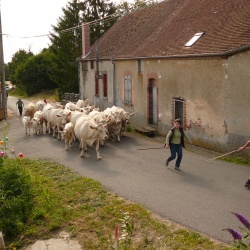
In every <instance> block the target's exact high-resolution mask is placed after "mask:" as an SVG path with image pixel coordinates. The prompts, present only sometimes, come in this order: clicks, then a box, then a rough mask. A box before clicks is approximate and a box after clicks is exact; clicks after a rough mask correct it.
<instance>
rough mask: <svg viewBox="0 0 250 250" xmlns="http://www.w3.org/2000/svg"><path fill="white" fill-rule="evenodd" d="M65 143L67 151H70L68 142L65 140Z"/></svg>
mask: <svg viewBox="0 0 250 250" xmlns="http://www.w3.org/2000/svg"><path fill="white" fill-rule="evenodd" d="M64 142H65V150H66V151H68V150H69V148H68V141H67V140H66V139H65V140H64Z"/></svg>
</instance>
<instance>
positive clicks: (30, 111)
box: [23, 102, 36, 118]
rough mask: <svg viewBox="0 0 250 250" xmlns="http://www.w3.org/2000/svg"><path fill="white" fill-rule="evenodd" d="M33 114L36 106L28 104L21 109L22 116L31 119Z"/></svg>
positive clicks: (31, 103)
mask: <svg viewBox="0 0 250 250" xmlns="http://www.w3.org/2000/svg"><path fill="white" fill-rule="evenodd" d="M35 112H36V106H35V104H34V103H33V102H30V103H29V104H28V105H26V106H24V108H23V114H24V115H26V116H30V117H31V118H33V117H34V114H35Z"/></svg>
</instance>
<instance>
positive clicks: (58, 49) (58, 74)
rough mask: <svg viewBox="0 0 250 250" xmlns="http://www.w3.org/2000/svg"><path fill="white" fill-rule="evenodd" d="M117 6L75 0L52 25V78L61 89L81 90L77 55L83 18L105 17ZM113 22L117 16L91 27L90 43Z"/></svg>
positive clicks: (98, 1)
mask: <svg viewBox="0 0 250 250" xmlns="http://www.w3.org/2000/svg"><path fill="white" fill-rule="evenodd" d="M115 10H116V9H115V7H114V5H113V4H112V3H107V1H105V0H91V1H84V2H81V1H77V0H72V1H71V2H69V3H68V4H67V6H66V8H63V16H62V17H60V18H59V19H58V23H57V26H53V30H54V33H51V34H50V40H51V43H52V45H51V47H50V49H51V51H52V53H53V54H54V55H55V56H54V63H55V67H54V68H53V81H54V82H56V83H57V85H58V88H59V93H64V92H78V91H79V87H78V64H77V62H76V59H77V58H78V57H80V56H81V54H82V37H81V24H82V22H90V21H95V20H98V19H101V18H104V17H106V16H108V15H111V14H113V13H115ZM113 23H114V20H113V21H110V22H102V23H99V24H98V25H95V28H93V27H92V28H91V43H92V44H93V43H94V42H95V40H96V39H98V38H99V37H100V36H101V35H102V34H103V33H104V32H105V31H107V30H108V29H109V28H110V27H111V26H112V25H113ZM73 27H77V28H73Z"/></svg>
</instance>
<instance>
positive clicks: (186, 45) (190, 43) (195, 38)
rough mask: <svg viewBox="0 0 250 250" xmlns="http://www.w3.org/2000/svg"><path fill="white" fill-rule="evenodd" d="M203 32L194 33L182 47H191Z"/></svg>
mask: <svg viewBox="0 0 250 250" xmlns="http://www.w3.org/2000/svg"><path fill="white" fill-rule="evenodd" d="M204 33H205V32H199V33H196V34H195V35H194V36H193V37H192V38H191V39H190V40H189V41H188V42H187V43H186V44H185V45H184V47H191V46H192V45H193V44H194V43H195V42H196V41H197V40H198V39H199V38H200V37H201V36H202V35H203V34H204Z"/></svg>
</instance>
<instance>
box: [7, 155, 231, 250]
mask: <svg viewBox="0 0 250 250" xmlns="http://www.w3.org/2000/svg"><path fill="white" fill-rule="evenodd" d="M19 162H20V164H21V165H22V167H23V168H25V169H26V170H27V171H28V173H29V175H30V177H31V183H32V190H33V191H34V192H35V196H34V209H33V211H32V212H31V214H30V216H29V220H28V221H27V223H26V225H25V228H24V231H23V233H22V235H19V236H18V237H17V238H16V239H14V240H13V239H12V240H9V239H5V242H6V245H7V246H8V247H9V249H14V248H13V247H17V248H18V249H20V248H21V247H24V246H27V245H28V244H31V243H34V242H35V241H36V240H38V239H49V238H52V237H53V236H54V235H55V234H56V233H58V232H60V231H61V230H66V231H67V232H69V233H71V235H72V236H74V237H75V238H76V239H77V240H78V241H79V243H80V244H81V246H82V248H83V249H114V238H113V235H114V229H115V227H116V226H118V227H119V237H120V238H122V239H120V240H119V249H152V250H153V249H157V250H158V249H176V250H177V249H178V250H185V249H194V250H195V249H197V250H198V249H199V250H202V249H213V250H229V249H233V247H231V246H227V245H225V244H219V243H215V242H213V241H212V240H211V239H209V238H206V237H204V236H202V235H200V234H199V233H197V232H193V231H190V230H187V229H185V228H183V227H181V226H178V225H175V224H173V223H171V222H169V221H166V220H164V219H162V218H160V217H159V216H156V215H153V214H152V213H151V212H150V211H148V210H147V209H145V208H143V207H142V206H141V205H138V204H135V203H132V202H130V201H127V200H125V199H122V198H120V197H118V196H116V195H114V194H112V193H110V192H109V191H108V190H106V189H105V188H104V187H103V186H102V185H101V184H100V183H99V182H97V181H94V180H92V179H89V178H83V177H82V176H80V175H78V174H76V173H74V172H72V171H71V170H70V169H68V168H65V167H64V166H62V165H59V164H57V163H55V162H52V161H46V160H31V159H25V158H22V159H21V160H20V161H19Z"/></svg>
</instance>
